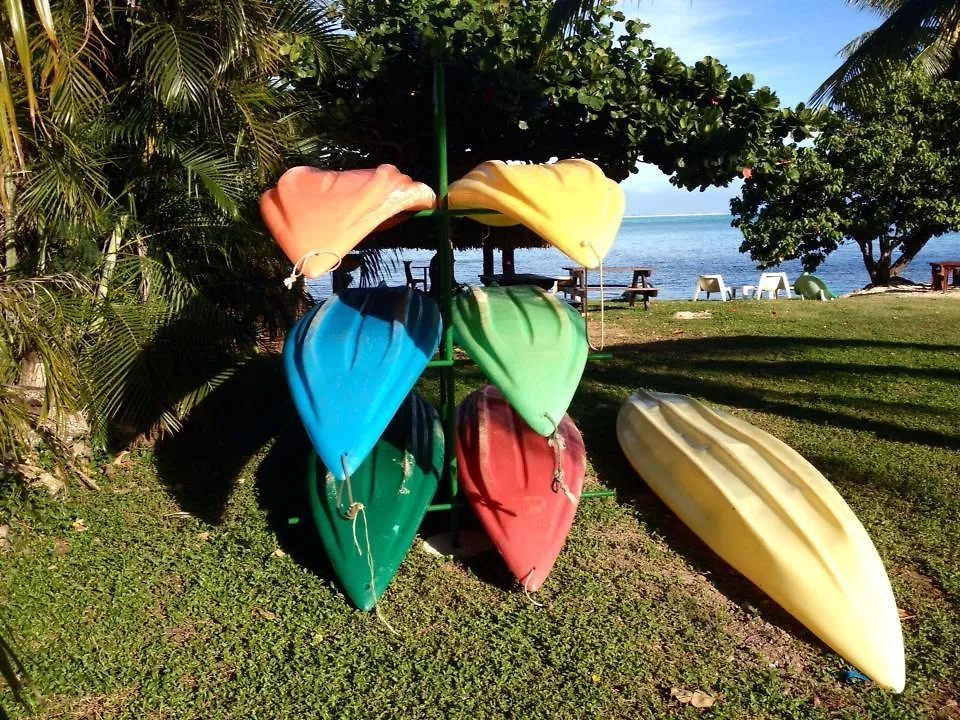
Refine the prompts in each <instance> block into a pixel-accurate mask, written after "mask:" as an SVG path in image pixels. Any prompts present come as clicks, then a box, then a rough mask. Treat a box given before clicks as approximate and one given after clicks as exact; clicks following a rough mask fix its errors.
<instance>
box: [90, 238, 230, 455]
mask: <svg viewBox="0 0 960 720" xmlns="http://www.w3.org/2000/svg"><path fill="white" fill-rule="evenodd" d="M142 274H147V275H149V277H150V285H151V292H150V296H149V298H148V299H147V300H146V301H143V300H142V299H141V298H139V296H138V289H139V283H140V279H141V275H142ZM98 313H99V314H98V323H97V325H96V331H95V333H94V334H93V335H91V337H90V338H89V339H88V343H87V347H86V349H85V352H84V355H83V358H82V360H81V368H82V369H83V373H84V377H85V378H86V381H87V383H88V391H89V397H90V398H91V400H92V407H91V410H92V412H91V421H92V422H91V426H92V427H93V428H94V431H95V432H96V433H97V434H98V435H99V436H100V437H101V438H102V437H105V436H106V435H107V433H108V430H109V428H110V427H111V426H113V427H117V426H120V427H123V428H125V429H126V431H127V432H131V433H141V432H146V431H150V430H157V431H160V432H175V431H176V430H178V429H179V427H180V423H181V421H182V420H183V418H184V417H185V415H186V414H188V413H189V412H190V410H192V409H193V407H195V406H196V404H198V403H199V402H200V401H202V399H203V398H204V397H206V396H207V395H208V394H209V393H210V392H211V391H212V390H213V389H214V388H216V387H217V386H218V385H219V384H220V383H222V382H223V381H224V380H225V379H226V378H227V377H229V376H230V375H231V374H232V373H233V372H234V371H235V370H236V368H237V367H239V360H240V358H241V357H242V356H243V352H244V347H246V346H248V345H245V344H244V342H243V340H241V338H243V332H242V330H241V329H240V328H238V327H237V325H236V323H234V322H233V321H232V320H231V319H230V318H229V317H227V316H226V315H224V314H223V313H222V312H220V311H219V310H218V308H216V307H215V306H213V305H212V304H211V303H209V302H208V301H207V300H206V299H205V298H204V296H203V295H202V294H201V293H199V292H198V291H197V290H196V288H194V287H192V286H191V285H190V284H189V283H187V282H186V281H185V280H183V278H181V277H179V276H178V275H177V274H176V272H175V271H173V270H171V269H170V268H164V267H162V266H160V265H159V264H157V263H156V262H153V261H150V260H148V259H145V258H138V257H132V256H126V257H124V258H121V260H120V261H119V262H118V264H117V270H116V272H115V273H114V278H113V284H112V286H111V288H110V292H109V294H108V297H107V298H106V300H105V302H104V303H103V304H102V306H101V307H100V308H99V310H98ZM248 340H249V339H248Z"/></svg>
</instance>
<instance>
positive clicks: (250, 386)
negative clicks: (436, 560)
mask: <svg viewBox="0 0 960 720" xmlns="http://www.w3.org/2000/svg"><path fill="white" fill-rule="evenodd" d="M265 450H266V453H265V454H264V455H263V457H262V459H261V460H260V462H259V463H258V465H257V468H256V470H255V473H254V475H255V483H256V493H257V501H258V502H259V504H260V506H261V507H262V508H263V509H264V511H265V512H266V516H267V522H268V523H269V524H270V527H271V529H272V530H273V531H274V533H275V534H276V536H277V540H278V544H279V547H280V548H282V549H283V550H284V552H286V553H288V554H289V555H290V556H291V557H292V558H293V559H294V560H296V561H297V562H298V563H300V564H301V565H303V566H304V567H306V568H307V569H309V570H311V571H312V572H314V573H315V574H317V575H319V576H321V577H323V578H325V579H328V580H329V579H331V578H332V577H333V573H332V570H331V568H330V564H329V562H328V561H327V557H326V554H325V553H324V552H323V548H322V547H321V545H320V539H319V537H318V535H317V533H316V530H315V529H314V527H313V523H312V521H311V520H310V516H309V512H308V504H307V496H306V488H305V485H304V476H305V471H306V462H307V458H308V455H309V452H310V441H309V440H308V438H307V436H306V433H305V432H304V430H303V426H302V425H301V424H300V419H299V417H298V416H297V413H296V409H295V408H294V405H293V401H292V400H291V398H290V392H289V390H288V388H287V383H286V378H285V377H284V374H283V367H282V362H281V359H280V357H279V356H273V355H264V356H261V357H258V358H255V359H254V360H252V361H250V362H249V363H247V365H246V366H245V367H243V368H242V369H241V370H240V371H239V372H238V373H237V374H236V375H234V376H233V377H232V378H230V380H228V381H227V382H226V383H224V384H223V385H222V386H220V387H219V388H217V389H216V390H215V391H214V392H213V393H211V394H210V396H209V397H208V398H207V399H206V400H204V402H203V403H202V404H201V405H200V406H199V407H197V408H196V410H194V412H193V413H192V414H191V417H190V421H189V422H188V423H187V425H186V426H185V427H184V429H183V430H182V431H181V432H180V433H178V434H177V435H175V436H172V437H168V438H165V439H164V440H163V441H161V442H160V443H158V444H157V446H156V449H155V457H156V464H157V472H158V474H159V476H160V479H161V480H162V481H163V482H164V484H166V486H167V488H168V489H169V491H170V493H171V494H172V495H173V496H174V498H175V499H176V501H177V503H178V504H179V505H180V507H181V508H183V509H184V510H186V511H187V512H189V513H191V514H193V515H196V516H197V517H198V518H200V519H201V520H203V521H204V522H207V523H210V524H218V523H220V522H222V520H223V514H224V510H225V509H226V506H227V503H228V501H229V499H230V493H231V492H232V490H233V487H234V484H235V482H236V480H237V478H238V477H239V476H240V475H241V473H242V472H243V470H244V468H246V467H247V465H249V463H250V462H251V461H252V460H253V459H254V458H256V457H257V456H259V455H261V454H262V453H264V451H265Z"/></svg>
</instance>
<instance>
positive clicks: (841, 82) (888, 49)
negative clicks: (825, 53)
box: [811, 0, 960, 104]
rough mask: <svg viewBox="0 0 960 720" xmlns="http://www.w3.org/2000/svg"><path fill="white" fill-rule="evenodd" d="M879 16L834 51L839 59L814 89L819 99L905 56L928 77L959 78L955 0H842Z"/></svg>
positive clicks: (855, 89) (853, 86) (959, 9)
mask: <svg viewBox="0 0 960 720" xmlns="http://www.w3.org/2000/svg"><path fill="white" fill-rule="evenodd" d="M848 2H850V3H852V4H854V5H857V6H858V7H861V8H865V9H871V10H875V11H877V12H879V13H880V14H881V15H883V16H885V17H886V19H885V20H884V21H883V23H882V24H881V25H880V26H879V27H877V28H876V29H874V30H871V31H870V32H866V33H864V34H863V35H861V36H860V37H858V38H856V39H854V40H853V41H852V42H851V43H849V44H848V45H847V46H846V47H844V48H843V49H842V50H841V51H840V52H841V54H842V55H843V56H844V58H845V59H844V61H843V63H842V64H841V65H840V67H838V68H837V69H836V70H835V71H834V72H833V74H832V75H830V77H828V78H827V79H826V80H825V81H824V82H823V84H822V85H821V86H820V87H819V88H817V90H816V92H814V94H813V97H812V98H811V101H812V102H813V103H818V104H819V103H822V102H825V101H829V100H831V99H835V98H836V97H837V95H838V94H842V93H843V92H847V94H848V96H850V97H854V98H855V97H856V96H857V95H858V94H860V93H861V92H863V90H862V88H866V87H868V86H869V85H870V84H872V83H876V82H877V81H882V80H883V78H884V76H885V75H886V74H887V72H888V70H889V68H890V67H891V66H892V65H893V64H894V63H897V62H903V61H909V62H910V63H911V64H912V65H913V66H914V67H915V68H917V69H919V70H920V71H922V72H923V73H925V74H926V75H929V76H931V77H949V78H952V79H960V2H958V1H957V0H848Z"/></svg>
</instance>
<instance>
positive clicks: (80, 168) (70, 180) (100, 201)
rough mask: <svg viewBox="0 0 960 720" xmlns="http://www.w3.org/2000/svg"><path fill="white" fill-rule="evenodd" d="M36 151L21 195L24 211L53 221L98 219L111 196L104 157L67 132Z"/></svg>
mask: <svg viewBox="0 0 960 720" xmlns="http://www.w3.org/2000/svg"><path fill="white" fill-rule="evenodd" d="M35 152H36V156H37V159H36V160H35V162H34V163H32V164H31V165H30V167H29V168H28V172H27V174H26V182H25V187H24V189H23V192H22V194H21V195H20V203H21V205H22V210H21V211H22V212H23V213H29V214H33V215H35V216H37V217H41V218H46V219H47V220H48V221H50V222H56V220H57V219H58V218H60V219H66V218H73V219H77V218H78V217H82V218H84V219H86V220H87V221H95V220H96V219H97V218H98V216H99V215H100V213H101V211H102V209H103V205H104V202H105V201H106V199H107V198H108V197H109V187H108V180H107V177H106V176H105V175H104V172H103V159H102V158H98V157H94V156H91V155H89V154H88V153H87V152H86V150H85V149H84V148H82V147H81V146H79V145H78V144H76V143H74V142H73V141H72V140H71V138H70V136H69V135H68V134H66V133H62V134H59V135H58V142H49V143H47V144H43V145H40V146H39V147H37V148H36V151H35Z"/></svg>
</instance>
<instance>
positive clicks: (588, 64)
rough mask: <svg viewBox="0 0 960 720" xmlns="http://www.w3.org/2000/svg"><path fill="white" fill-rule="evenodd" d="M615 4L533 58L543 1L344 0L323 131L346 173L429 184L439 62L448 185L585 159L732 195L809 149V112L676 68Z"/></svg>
mask: <svg viewBox="0 0 960 720" xmlns="http://www.w3.org/2000/svg"><path fill="white" fill-rule="evenodd" d="M615 5H616V3H615V2H613V0H602V1H601V2H598V3H596V7H595V8H594V9H591V10H589V11H586V13H585V15H584V16H583V18H582V20H581V21H580V22H579V24H578V25H577V32H576V33H573V34H571V35H569V36H568V37H565V38H562V39H559V40H557V41H556V42H555V43H553V44H552V45H549V46H546V47H544V46H543V44H542V40H543V28H544V25H545V23H546V22H547V20H548V17H549V15H550V11H551V9H552V8H553V3H552V2H551V0H506V1H505V2H499V3H490V2H484V1H483V0H462V1H461V2H457V3H451V2H449V0H396V1H391V2H386V0H374V1H373V2H369V1H367V0H344V1H343V2H342V3H341V6H342V8H343V18H344V19H343V23H344V26H345V27H346V28H347V29H349V30H350V31H351V35H350V37H349V38H348V39H347V42H348V43H349V44H350V46H351V47H352V49H353V50H354V51H355V55H356V58H357V60H356V62H357V65H356V66H352V67H351V69H350V70H349V72H346V73H340V74H336V73H335V74H331V75H328V76H327V78H328V80H327V82H321V89H322V91H323V92H325V93H327V94H328V95H329V97H330V98H332V99H333V102H331V103H327V104H326V105H325V107H324V110H323V115H322V123H323V127H324V129H325V131H326V132H329V133H332V134H335V135H336V136H337V138H338V140H339V142H338V143H337V145H338V147H339V148H341V151H342V152H344V153H345V155H346V153H347V152H349V153H351V154H352V157H353V160H352V161H353V162H366V163H369V162H370V161H371V160H375V161H376V162H391V163H394V164H396V165H398V166H399V167H400V168H401V169H404V170H406V171H408V172H411V173H414V174H415V175H416V176H417V177H430V176H432V173H433V163H434V158H433V140H432V137H433V126H432V121H431V117H430V100H431V93H432V72H433V63H434V61H435V60H438V59H442V60H443V61H444V63H445V65H446V76H447V117H448V148H449V150H448V153H449V164H450V167H451V176H452V177H457V176H458V175H459V174H462V173H465V172H466V171H467V170H469V169H470V168H471V167H473V166H474V165H476V164H477V163H478V162H480V161H481V160H485V159H490V158H508V159H511V160H527V161H532V162H545V161H547V160H549V159H550V158H551V157H586V158H589V159H591V160H594V161H595V162H597V163H598V164H599V165H600V166H601V167H602V168H603V169H604V171H605V172H606V174H607V175H608V176H610V177H612V178H614V179H616V180H623V179H625V178H626V177H628V176H629V174H630V173H632V172H636V169H637V165H638V163H640V162H645V163H652V164H654V165H656V166H657V167H659V168H660V169H661V170H662V171H663V172H664V173H666V174H668V175H670V176H671V179H672V181H673V182H674V183H675V184H677V185H678V186H680V187H685V188H687V189H693V188H701V189H702V188H705V187H708V186H710V185H724V184H727V183H729V182H730V181H731V180H732V179H733V178H735V177H737V176H738V175H739V173H740V171H741V168H742V167H744V165H749V164H753V163H754V162H755V161H756V160H757V158H758V157H759V156H761V155H763V154H764V153H765V151H766V148H767V147H769V146H770V145H776V144H779V143H780V142H782V141H783V140H784V139H792V140H798V141H799V140H802V139H803V138H805V137H807V135H806V124H807V123H808V122H809V121H810V120H811V119H812V117H813V115H812V113H811V112H810V111H809V110H807V109H804V108H800V109H799V110H798V111H797V112H792V111H790V110H785V109H781V108H780V104H779V100H778V99H777V96H776V95H775V94H774V93H773V92H772V91H770V90H769V88H766V87H760V88H757V87H755V86H754V79H753V77H752V76H750V75H740V76H734V75H731V73H730V72H729V70H728V69H727V68H726V67H725V66H724V65H722V64H721V63H720V62H718V61H717V60H716V59H713V58H704V59H703V60H700V61H698V62H696V63H694V64H692V65H687V64H685V63H683V62H681V61H680V59H679V58H678V57H677V56H676V54H675V53H674V52H673V51H672V50H670V49H668V48H658V47H657V46H656V45H655V44H654V43H653V42H652V41H650V40H648V39H646V38H644V37H643V36H642V34H641V33H642V32H643V29H644V28H645V27H646V26H645V25H643V24H642V23H640V22H638V21H635V20H627V19H626V18H625V16H624V15H623V13H621V12H619V11H618V10H616V9H615ZM305 74H306V73H305ZM350 160H351V158H350V157H347V156H345V157H343V158H341V162H348V161H350Z"/></svg>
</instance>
